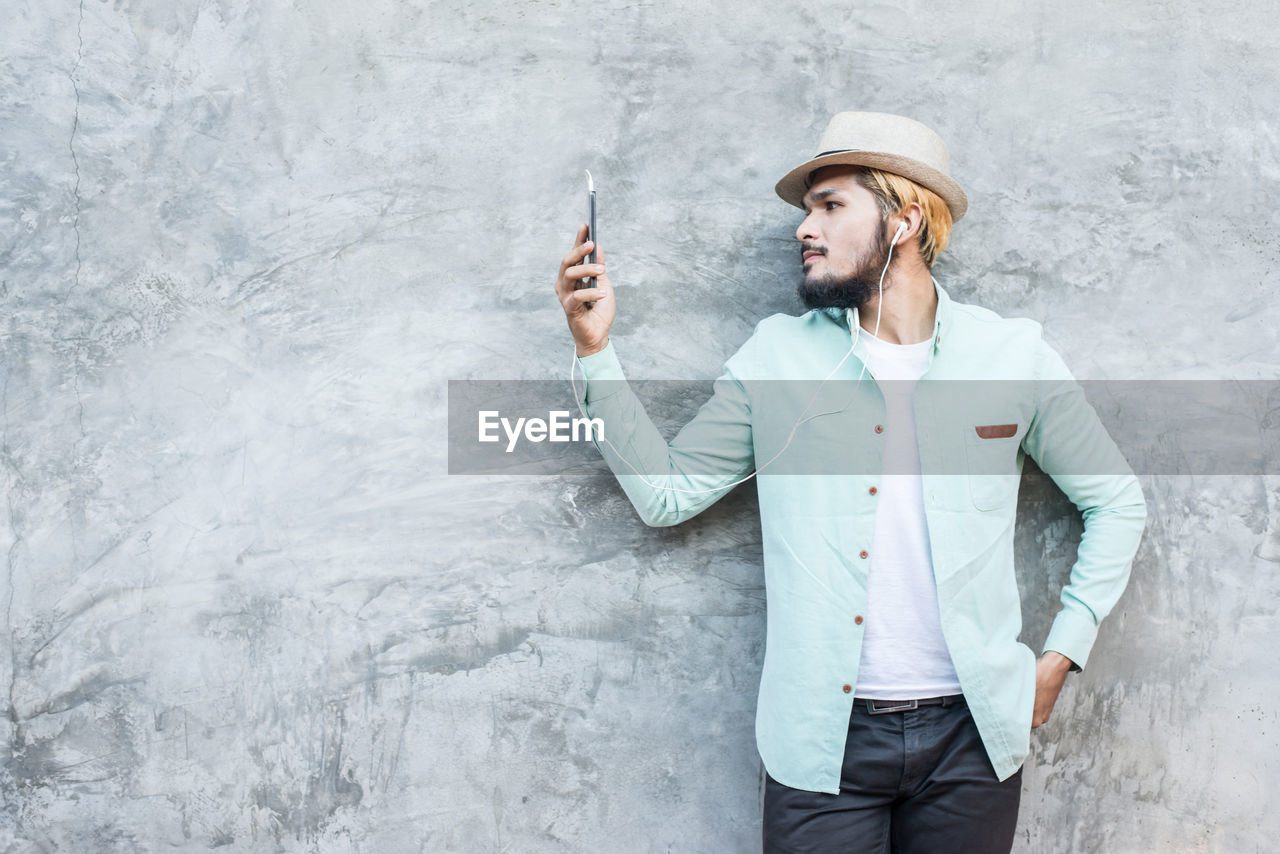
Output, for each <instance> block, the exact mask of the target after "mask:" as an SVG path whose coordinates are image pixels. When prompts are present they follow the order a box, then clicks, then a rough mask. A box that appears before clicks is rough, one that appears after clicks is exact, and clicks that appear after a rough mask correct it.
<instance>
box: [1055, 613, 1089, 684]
mask: <svg viewBox="0 0 1280 854" xmlns="http://www.w3.org/2000/svg"><path fill="white" fill-rule="evenodd" d="M1097 638H1098V625H1097V623H1095V622H1094V621H1093V620H1092V618H1090V617H1087V616H1084V615H1082V614H1080V613H1078V612H1076V611H1072V610H1070V609H1069V608H1063V609H1062V610H1061V611H1059V612H1058V616H1057V617H1055V618H1054V620H1053V626H1052V627H1051V628H1050V629H1049V637H1048V638H1046V639H1045V642H1044V652H1050V651H1052V652H1058V653H1061V654H1062V655H1065V656H1066V657H1067V658H1069V659H1071V670H1072V671H1073V672H1074V671H1079V670H1083V669H1084V665H1085V662H1087V661H1088V660H1089V651H1090V650H1091V649H1092V648H1093V642H1094V641H1095V640H1097Z"/></svg>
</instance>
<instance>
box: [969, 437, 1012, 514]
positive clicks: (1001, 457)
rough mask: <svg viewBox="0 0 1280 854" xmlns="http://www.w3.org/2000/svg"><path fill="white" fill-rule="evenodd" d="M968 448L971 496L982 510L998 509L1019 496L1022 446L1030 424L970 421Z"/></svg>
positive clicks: (975, 504)
mask: <svg viewBox="0 0 1280 854" xmlns="http://www.w3.org/2000/svg"><path fill="white" fill-rule="evenodd" d="M963 429H964V451H965V460H966V473H967V474H968V481H969V497H970V499H971V500H972V501H973V506H974V507H975V508H977V509H978V510H998V509H1000V508H1002V507H1008V506H1009V505H1011V504H1014V503H1015V502H1016V501H1017V500H1018V481H1019V478H1020V474H1019V471H1018V449H1019V447H1020V445H1021V444H1022V436H1023V434H1024V433H1025V432H1026V425H1025V424H1023V423H1021V422H1018V421H1013V420H1010V421H998V422H992V423H981V424H977V425H974V424H966V425H965V426H964V428H963Z"/></svg>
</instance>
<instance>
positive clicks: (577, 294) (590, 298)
mask: <svg viewBox="0 0 1280 854" xmlns="http://www.w3.org/2000/svg"><path fill="white" fill-rule="evenodd" d="M608 296H609V289H608V288H602V287H598V286H597V287H594V288H579V289H578V290H576V291H573V292H572V293H570V294H569V299H571V300H577V301H578V302H596V301H598V300H602V299H606V298H607V297H608Z"/></svg>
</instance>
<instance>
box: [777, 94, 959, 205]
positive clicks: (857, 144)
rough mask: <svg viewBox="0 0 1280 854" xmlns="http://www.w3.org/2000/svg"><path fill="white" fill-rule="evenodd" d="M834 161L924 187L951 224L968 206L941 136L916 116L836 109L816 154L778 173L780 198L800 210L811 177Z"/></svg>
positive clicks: (834, 163)
mask: <svg viewBox="0 0 1280 854" xmlns="http://www.w3.org/2000/svg"><path fill="white" fill-rule="evenodd" d="M837 164H849V165H854V166H871V167H873V168H876V169H882V170H884V171H885V172H892V173H894V174H895V175H901V176H902V177H904V178H910V179H911V180H912V181H915V182H916V183H917V184H920V185H921V186H923V187H928V188H929V189H930V190H933V191H934V192H935V193H937V194H938V195H939V196H941V197H942V200H943V201H944V202H946V203H947V208H948V209H949V210H950V211H951V220H952V222H955V221H956V220H958V219H960V217H962V216H964V212H965V210H967V209H968V207H969V200H968V198H966V197H965V194H964V190H962V189H960V185H959V184H957V183H956V182H955V181H953V180H952V179H951V157H950V155H949V154H947V147H946V145H944V144H943V142H942V137H940V136H938V135H937V134H936V133H934V132H933V130H931V129H930V128H928V127H926V126H925V125H922V124H921V123H920V122H918V121H915V120H914V119H908V118H906V117H904V116H895V115H892V114H890V113H836V114H835V116H833V117H832V119H831V121H830V122H828V123H827V129H826V130H825V131H824V132H823V134H822V140H821V141H820V142H819V143H818V153H817V154H815V155H814V156H813V157H812V158H810V159H809V160H807V161H805V162H804V163H801V164H800V165H799V166H797V167H796V168H794V169H792V170H791V171H790V172H788V173H787V174H786V175H784V176H782V180H781V181H779V182H778V184H777V186H776V187H774V189H775V190H776V191H777V193H778V195H779V196H781V197H782V200H783V201H784V202H786V203H788V204H791V205H795V206H796V207H798V208H803V207H804V202H803V199H804V194H805V193H806V192H807V191H808V189H809V185H810V180H809V176H810V175H811V174H812V173H813V171H814V170H815V169H819V168H821V167H823V166H835V165H837Z"/></svg>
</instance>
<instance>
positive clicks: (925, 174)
mask: <svg viewBox="0 0 1280 854" xmlns="http://www.w3.org/2000/svg"><path fill="white" fill-rule="evenodd" d="M823 166H870V167H872V168H873V169H881V170H883V171H885V172H892V173H893V174H895V175H901V176H902V177H903V178H909V179H910V180H912V181H915V182H916V183H917V184H919V185H921V186H922V187H927V188H928V189H930V190H932V191H933V192H935V193H937V194H938V195H939V196H941V197H942V200H943V201H944V202H946V204H947V210H949V211H951V221H952V222H956V221H957V220H959V219H960V217H962V216H964V214H965V211H966V210H968V209H969V199H968V197H967V196H965V194H964V190H962V189H960V185H959V184H957V183H956V182H955V181H954V180H952V179H951V177H950V176H948V175H944V174H943V173H941V172H939V171H938V170H937V169H934V168H933V167H932V166H926V165H925V164H923V163H921V162H920V161H919V160H912V159H911V158H909V157H903V156H902V155H900V154H888V153H886V152H883V151H836V152H832V153H831V154H824V155H822V156H821V157H815V158H813V159H812V160H809V161H807V162H805V163H802V164H800V165H799V166H797V167H796V168H794V169H792V170H791V171H790V172H788V173H787V174H786V175H783V176H782V180H781V181H779V182H778V183H777V185H776V186H775V187H774V190H775V191H776V192H777V194H778V196H779V197H780V198H781V199H782V200H783V201H784V202H786V203H787V204H789V205H795V206H796V207H798V208H800V209H801V210H803V209H804V194H805V193H807V192H808V191H809V185H808V183H807V181H808V177H809V173H811V172H812V171H813V170H815V169H821V168H822V167H823Z"/></svg>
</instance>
